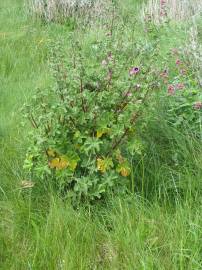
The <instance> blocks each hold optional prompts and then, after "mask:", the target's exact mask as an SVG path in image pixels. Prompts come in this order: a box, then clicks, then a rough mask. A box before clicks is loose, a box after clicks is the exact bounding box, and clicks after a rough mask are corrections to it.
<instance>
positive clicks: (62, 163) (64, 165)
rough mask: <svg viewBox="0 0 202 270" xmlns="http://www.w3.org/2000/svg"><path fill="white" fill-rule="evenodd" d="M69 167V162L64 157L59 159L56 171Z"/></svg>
mask: <svg viewBox="0 0 202 270" xmlns="http://www.w3.org/2000/svg"><path fill="white" fill-rule="evenodd" d="M68 166H69V161H68V160H67V159H66V158H65V157H61V159H60V162H59V167H58V169H65V168H67V167H68Z"/></svg>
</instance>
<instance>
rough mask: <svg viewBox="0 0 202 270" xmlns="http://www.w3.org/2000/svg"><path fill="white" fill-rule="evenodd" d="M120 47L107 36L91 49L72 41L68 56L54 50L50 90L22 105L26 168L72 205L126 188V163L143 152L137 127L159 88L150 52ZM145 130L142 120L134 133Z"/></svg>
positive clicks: (127, 164)
mask: <svg viewBox="0 0 202 270" xmlns="http://www.w3.org/2000/svg"><path fill="white" fill-rule="evenodd" d="M120 42H121V38H120V39H113V37H112V36H108V37H106V38H105V39H102V40H101V41H99V42H98V41H97V43H96V44H91V46H90V48H88V50H85V49H84V47H85V46H82V49H81V46H80V44H79V43H78V42H76V43H75V44H74V45H73V49H72V50H71V55H70V54H66V53H65V52H63V50H62V49H61V46H60V45H59V46H56V47H55V46H54V48H53V49H52V54H51V58H50V63H51V69H52V72H53V75H54V78H55V86H54V87H52V88H50V89H45V90H38V91H37V93H36V95H35V96H34V98H33V103H32V104H31V105H27V106H26V116H27V118H28V119H29V120H30V122H31V124H32V127H33V130H32V132H31V138H32V139H31V140H30V148H29V149H28V152H27V157H26V160H25V165H24V167H25V169H26V170H27V171H28V172H29V176H30V177H31V178H34V179H35V180H36V179H38V180H41V181H43V182H45V183H50V182H51V183H52V182H53V183H55V184H56V186H57V187H58V188H59V190H63V191H64V190H66V191H67V193H66V194H67V196H70V197H72V198H74V199H76V198H77V199H78V198H79V199H89V200H94V199H96V198H101V197H102V196H103V195H104V194H105V193H106V192H107V191H109V190H114V192H115V191H116V192H117V191H119V192H120V191H121V190H122V191H123V190H126V188H127V185H128V182H129V178H130V174H131V166H130V157H131V156H134V155H136V154H137V153H139V151H140V148H141V143H140V141H139V140H138V139H137V134H138V132H137V130H136V126H137V124H138V120H139V117H140V116H141V115H142V113H143V112H144V109H145V108H146V107H147V104H148V102H149V99H150V97H151V94H152V92H153V91H154V90H155V89H158V88H159V80H158V78H157V75H156V69H155V68H154V65H153V63H152V59H151V58H150V59H151V60H150V61H149V60H148V59H149V57H148V56H151V54H152V53H154V51H152V50H150V51H147V50H145V48H144V47H143V46H141V45H137V44H134V43H133V45H131V44H130V43H129V44H128V45H127V44H125V43H124V44H121V43H120ZM134 59H136V62H135V61H134ZM137 59H139V60H138V62H139V63H141V65H138V64H137V63H138V62H137ZM144 124H145V122H144V118H142V117H141V121H139V124H138V129H140V128H141V127H142V126H144Z"/></svg>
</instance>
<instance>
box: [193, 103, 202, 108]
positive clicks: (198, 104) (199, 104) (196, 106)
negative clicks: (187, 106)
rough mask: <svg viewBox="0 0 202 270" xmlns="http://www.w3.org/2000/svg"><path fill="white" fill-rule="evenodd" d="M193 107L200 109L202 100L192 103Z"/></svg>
mask: <svg viewBox="0 0 202 270" xmlns="http://www.w3.org/2000/svg"><path fill="white" fill-rule="evenodd" d="M193 107H194V109H195V110H201V109H202V102H201V101H196V102H195V103H194V106H193Z"/></svg>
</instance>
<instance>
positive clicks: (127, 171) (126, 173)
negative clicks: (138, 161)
mask: <svg viewBox="0 0 202 270" xmlns="http://www.w3.org/2000/svg"><path fill="white" fill-rule="evenodd" d="M120 173H121V175H122V176H124V177H127V176H129V175H130V169H128V168H124V167H122V168H121V171H120Z"/></svg>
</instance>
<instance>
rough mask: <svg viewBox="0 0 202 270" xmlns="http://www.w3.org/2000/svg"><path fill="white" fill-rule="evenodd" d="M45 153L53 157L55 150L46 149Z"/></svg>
mask: <svg viewBox="0 0 202 270" xmlns="http://www.w3.org/2000/svg"><path fill="white" fill-rule="evenodd" d="M47 153H48V156H49V157H55V151H53V150H52V149H48V151H47Z"/></svg>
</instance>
